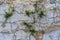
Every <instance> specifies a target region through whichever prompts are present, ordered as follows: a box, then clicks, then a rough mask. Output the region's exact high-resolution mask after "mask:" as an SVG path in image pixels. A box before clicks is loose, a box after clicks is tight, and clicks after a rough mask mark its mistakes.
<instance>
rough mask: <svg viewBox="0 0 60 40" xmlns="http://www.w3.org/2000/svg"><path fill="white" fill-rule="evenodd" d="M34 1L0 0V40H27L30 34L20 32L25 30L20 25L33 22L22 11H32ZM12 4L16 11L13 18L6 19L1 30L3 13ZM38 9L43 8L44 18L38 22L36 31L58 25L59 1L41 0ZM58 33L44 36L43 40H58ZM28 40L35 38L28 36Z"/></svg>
mask: <svg viewBox="0 0 60 40" xmlns="http://www.w3.org/2000/svg"><path fill="white" fill-rule="evenodd" d="M12 1H13V3H12ZM34 1H35V0H32V1H31V0H29V1H28V0H27V1H25V0H0V40H29V36H30V33H29V32H25V31H23V30H22V29H25V26H24V25H22V24H21V23H22V22H23V21H32V20H33V19H32V17H27V16H26V15H25V12H24V11H25V10H32V11H33V10H34V7H33V4H34ZM41 2H42V0H41ZM9 3H10V4H9ZM12 4H13V5H14V7H15V10H16V11H15V12H14V14H13V16H12V17H10V18H9V19H8V21H7V22H6V26H5V27H4V28H3V27H2V23H3V22H4V21H5V18H4V14H5V13H4V11H7V12H8V10H9V7H10V5H12ZM39 7H41V8H42V7H43V8H44V9H45V10H46V12H45V14H46V17H44V18H42V19H41V20H38V23H37V25H36V26H37V27H36V30H41V29H46V28H48V27H50V26H52V25H60V23H59V22H60V0H50V1H49V0H43V2H42V3H41V4H40V5H39ZM59 33H60V30H58V31H55V32H52V33H47V34H44V36H43V40H60V39H59V35H60V34H59ZM52 36H53V37H52ZM30 40H35V38H34V37H33V36H30Z"/></svg>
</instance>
